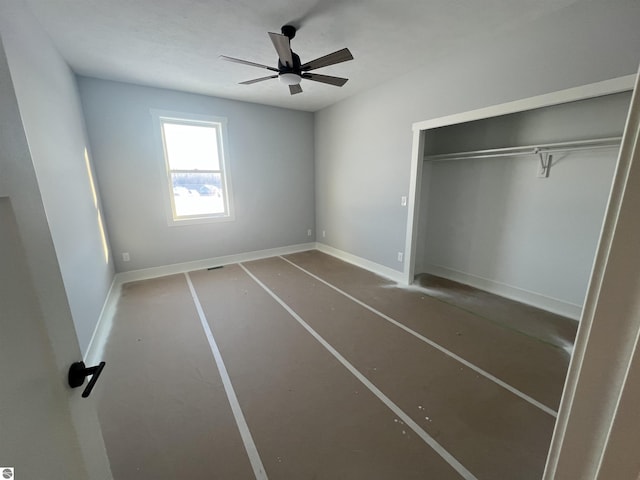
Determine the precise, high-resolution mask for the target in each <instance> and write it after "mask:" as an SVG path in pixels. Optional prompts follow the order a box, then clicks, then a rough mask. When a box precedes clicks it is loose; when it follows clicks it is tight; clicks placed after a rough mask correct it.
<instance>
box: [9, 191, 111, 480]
mask: <svg viewBox="0 0 640 480" xmlns="http://www.w3.org/2000/svg"><path fill="white" fill-rule="evenodd" d="M0 226H1V228H0V271H1V272H2V274H1V275H0V305H1V309H0V312H1V313H0V318H1V322H0V330H1V332H2V334H1V335H0V370H2V375H1V376H0V378H2V388H1V389H0V405H2V414H1V415H0V437H1V440H2V441H1V444H2V451H0V467H2V468H0V471H1V472H2V473H3V475H4V476H3V477H2V478H5V479H12V478H18V479H20V478H51V479H53V478H59V479H69V480H75V479H78V480H80V479H88V478H100V479H101V480H102V479H106V478H110V474H109V473H108V472H109V470H108V463H107V462H106V458H105V459H103V468H104V470H103V472H104V474H103V475H101V476H100V477H95V476H90V475H89V471H90V467H89V465H87V463H88V462H87V460H86V459H85V458H84V456H83V448H82V447H83V445H81V441H80V436H81V435H79V434H78V431H77V429H76V425H74V420H75V421H80V417H84V419H83V420H82V422H83V425H78V427H80V428H81V429H83V430H85V432H87V430H90V429H91V423H92V422H91V421H87V419H90V418H89V416H90V415H92V414H93V415H94V416H95V412H92V405H90V403H87V405H76V404H78V403H79V401H78V398H77V397H80V392H79V391H78V392H76V391H71V390H70V389H69V388H68V387H67V386H66V385H65V379H64V375H61V372H60V371H59V369H58V368H57V363H56V358H55V355H54V351H53V348H52V344H51V338H50V337H49V334H48V331H47V328H46V326H45V322H44V316H43V312H42V311H41V309H40V302H39V301H38V297H37V294H36V290H35V288H34V285H33V282H32V280H31V274H30V272H29V269H28V267H27V259H26V254H25V250H24V246H23V243H22V240H21V238H20V234H19V231H18V226H17V224H16V220H15V216H14V212H13V208H12V206H11V202H10V200H9V198H8V197H0ZM55 335H56V336H57V337H58V338H65V339H66V340H65V341H69V342H73V341H75V342H76V343H77V341H76V340H75V332H74V330H73V329H72V328H67V329H66V330H65V331H61V330H58V331H56V332H55ZM62 373H63V372H62ZM85 402H90V399H87V400H85ZM72 408H80V410H82V411H81V412H75V413H76V414H75V415H72V412H71V409H72ZM74 416H75V418H74ZM95 426H97V422H95V425H94V430H95V431H94V433H93V434H92V435H94V436H95V438H96V439H97V440H98V441H101V433H100V430H99V428H98V429H95ZM96 454H98V455H99V454H100V452H93V453H92V454H91V456H92V457H94V456H95V455H96ZM102 454H103V455H104V451H103V452H102ZM91 463H93V460H92V461H91ZM94 471H95V470H94ZM12 475H13V476H12Z"/></svg>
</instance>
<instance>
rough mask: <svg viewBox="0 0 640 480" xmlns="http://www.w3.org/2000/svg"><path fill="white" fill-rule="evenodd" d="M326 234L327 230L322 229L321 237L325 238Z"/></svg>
mask: <svg viewBox="0 0 640 480" xmlns="http://www.w3.org/2000/svg"><path fill="white" fill-rule="evenodd" d="M326 236H327V232H326V231H324V230H322V238H325V237H326Z"/></svg>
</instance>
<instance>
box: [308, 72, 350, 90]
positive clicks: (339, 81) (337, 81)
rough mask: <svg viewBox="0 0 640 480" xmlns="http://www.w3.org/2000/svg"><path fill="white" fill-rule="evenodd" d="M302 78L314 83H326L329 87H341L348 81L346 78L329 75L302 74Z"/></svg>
mask: <svg viewBox="0 0 640 480" xmlns="http://www.w3.org/2000/svg"><path fill="white" fill-rule="evenodd" d="M302 78H306V79H307V80H313V81H314V82H321V83H328V84H329V85H335V86H336V87H341V86H343V85H344V84H345V83H347V81H348V80H349V79H348V78H342V77H332V76H330V75H320V74H318V73H303V74H302Z"/></svg>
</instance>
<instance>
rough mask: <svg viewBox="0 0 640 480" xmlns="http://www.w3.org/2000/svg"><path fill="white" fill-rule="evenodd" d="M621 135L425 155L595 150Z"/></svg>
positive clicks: (441, 157)
mask: <svg viewBox="0 0 640 480" xmlns="http://www.w3.org/2000/svg"><path fill="white" fill-rule="evenodd" d="M621 141H622V137H606V138H596V139H593V140H578V141H571V142H559V143H547V144H539V145H527V146H523V147H506V148H491V149H487V150H470V151H467V152H456V153H441V154H439V155H426V156H425V157H424V160H425V161H427V162H443V161H446V160H467V159H473V158H492V157H513V156H517V155H537V154H540V153H556V152H570V151H571V152H572V151H577V150H595V149H599V148H612V147H619V146H620V142H621Z"/></svg>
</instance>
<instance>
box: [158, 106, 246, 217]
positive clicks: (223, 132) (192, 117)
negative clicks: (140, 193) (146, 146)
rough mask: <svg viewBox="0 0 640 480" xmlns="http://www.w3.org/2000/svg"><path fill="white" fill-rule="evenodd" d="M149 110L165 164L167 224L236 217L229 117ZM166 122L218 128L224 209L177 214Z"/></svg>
mask: <svg viewBox="0 0 640 480" xmlns="http://www.w3.org/2000/svg"><path fill="white" fill-rule="evenodd" d="M150 112H151V116H152V118H153V127H154V131H155V133H156V144H157V145H158V148H157V150H158V156H159V158H160V159H161V161H160V162H159V164H160V165H161V167H162V178H163V181H162V193H163V197H164V208H165V212H166V216H167V225H169V226H181V225H193V224H201V223H215V222H228V221H232V220H235V216H234V209H233V195H232V190H231V176H230V172H229V158H228V157H229V154H228V148H227V146H228V141H227V119H226V118H225V117H217V116H210V115H197V114H192V113H183V112H173V111H166V110H156V109H151V110H150ZM165 121H168V122H171V123H180V124H183V125H196V126H197V125H206V126H209V127H213V128H214V129H215V131H216V137H217V138H216V140H217V146H218V160H219V164H220V177H221V182H222V190H223V192H222V196H223V202H224V205H225V212H223V213H210V214H198V215H190V216H177V215H176V212H175V203H174V195H173V188H172V179H171V172H172V170H171V168H170V166H169V159H168V158H167V154H166V152H167V149H166V145H165V139H164V133H163V129H162V124H163V122H165ZM212 171H213V170H212ZM216 173H217V170H216Z"/></svg>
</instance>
